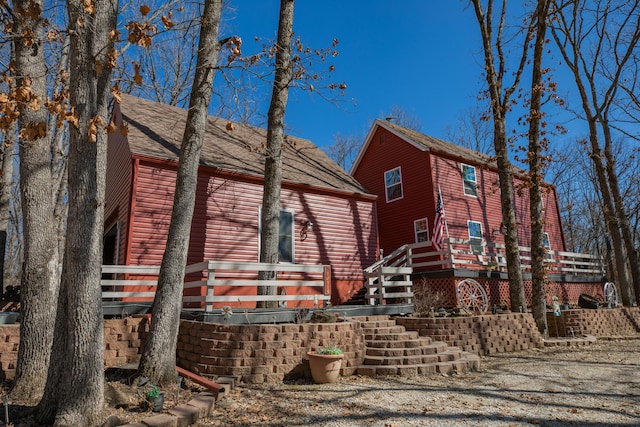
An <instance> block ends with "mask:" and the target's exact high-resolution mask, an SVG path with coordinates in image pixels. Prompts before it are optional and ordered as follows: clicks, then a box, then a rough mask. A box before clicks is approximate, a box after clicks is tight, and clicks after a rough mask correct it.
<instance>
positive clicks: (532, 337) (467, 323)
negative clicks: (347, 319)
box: [396, 313, 543, 355]
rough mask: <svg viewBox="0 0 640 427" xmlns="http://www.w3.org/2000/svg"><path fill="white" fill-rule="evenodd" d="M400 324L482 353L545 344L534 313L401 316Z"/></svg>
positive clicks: (423, 334) (398, 321)
mask: <svg viewBox="0 0 640 427" xmlns="http://www.w3.org/2000/svg"><path fill="white" fill-rule="evenodd" d="M396 323H397V324H398V325H402V326H404V327H405V328H406V329H407V330H408V331H417V332H418V333H419V334H420V335H421V336H425V337H431V338H432V339H433V340H435V341H443V342H445V343H447V344H448V345H450V346H455V347H460V348H461V349H463V350H464V351H468V352H470V353H476V354H479V355H490V354H496V353H506V352H512V351H520V350H527V349H530V348H535V347H542V345H543V340H542V335H540V333H539V332H538V329H537V328H536V324H535V321H534V319H533V316H532V315H531V314H528V313H510V314H496V315H485V316H470V317H398V318H397V319H396Z"/></svg>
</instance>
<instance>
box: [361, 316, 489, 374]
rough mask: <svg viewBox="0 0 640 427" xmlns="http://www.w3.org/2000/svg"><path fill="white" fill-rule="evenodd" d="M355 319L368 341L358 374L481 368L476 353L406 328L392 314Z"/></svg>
mask: <svg viewBox="0 0 640 427" xmlns="http://www.w3.org/2000/svg"><path fill="white" fill-rule="evenodd" d="M353 320H358V321H360V322H361V325H362V329H363V332H364V335H365V343H366V352H365V356H364V360H363V363H362V365H361V366H359V367H358V368H357V369H356V373H357V374H360V375H367V376H385V375H397V376H401V377H411V376H415V375H425V374H435V373H446V374H449V373H453V372H467V371H474V370H478V369H479V368H480V357H479V356H478V355H477V354H472V353H468V352H465V351H462V349H460V348H459V347H450V346H449V345H448V344H446V343H444V342H442V341H433V340H432V339H431V338H429V337H421V336H419V335H418V332H415V331H407V330H406V329H405V328H404V326H399V325H396V322H395V320H393V319H391V318H390V317H389V316H366V317H358V318H353Z"/></svg>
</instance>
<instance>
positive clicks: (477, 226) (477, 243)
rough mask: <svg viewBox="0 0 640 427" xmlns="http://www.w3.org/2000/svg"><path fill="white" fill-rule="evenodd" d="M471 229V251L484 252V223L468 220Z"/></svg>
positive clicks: (468, 226)
mask: <svg viewBox="0 0 640 427" xmlns="http://www.w3.org/2000/svg"><path fill="white" fill-rule="evenodd" d="M467 228H468V229H469V245H470V246H471V252H473V253H482V252H483V250H482V224H481V223H479V222H477V221H467Z"/></svg>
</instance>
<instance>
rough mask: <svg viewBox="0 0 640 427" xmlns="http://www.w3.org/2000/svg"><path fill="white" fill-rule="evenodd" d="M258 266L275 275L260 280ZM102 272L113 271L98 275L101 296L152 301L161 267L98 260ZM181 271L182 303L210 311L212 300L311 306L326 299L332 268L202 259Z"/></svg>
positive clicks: (187, 306) (329, 296)
mask: <svg viewBox="0 0 640 427" xmlns="http://www.w3.org/2000/svg"><path fill="white" fill-rule="evenodd" d="M259 272H273V273H275V279H273V280H259V279H258V275H259ZM102 273H103V277H104V276H105V275H107V274H110V275H113V278H111V279H102V280H101V285H102V289H103V292H102V299H103V300H111V301H114V300H115V301H134V302H151V301H153V298H154V296H155V289H154V288H155V287H156V286H157V284H158V277H157V276H158V274H159V273H160V267H152V266H131V265H130V266H123V265H103V266H102ZM185 275H186V279H185V283H184V294H183V298H182V303H183V307H184V308H189V309H193V310H204V311H207V312H210V311H212V310H213V306H214V304H216V303H223V304H225V305H229V306H237V305H241V304H245V303H254V302H257V301H277V302H278V303H279V305H280V306H286V303H287V301H313V304H314V306H323V305H324V304H325V302H326V301H328V300H330V299H331V269H330V267H329V266H325V265H305V264H265V263H257V262H255V263H251V262H225V261H205V262H201V263H197V264H193V265H189V266H187V267H186V269H185ZM136 277H138V278H136ZM140 277H142V278H140ZM189 278H191V279H189ZM259 286H260V287H263V286H264V287H274V288H276V290H277V293H278V294H277V295H258V294H257V288H258V287H259ZM136 288H138V289H136ZM239 289H242V290H241V291H240V292H238V290H239Z"/></svg>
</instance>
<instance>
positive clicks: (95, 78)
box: [36, 0, 118, 426]
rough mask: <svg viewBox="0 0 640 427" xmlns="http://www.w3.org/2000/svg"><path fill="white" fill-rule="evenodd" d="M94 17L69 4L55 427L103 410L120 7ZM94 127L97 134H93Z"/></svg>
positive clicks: (51, 376)
mask: <svg viewBox="0 0 640 427" xmlns="http://www.w3.org/2000/svg"><path fill="white" fill-rule="evenodd" d="M93 6H94V8H95V10H94V11H91V9H88V8H85V4H84V2H83V1H81V0H69V1H68V2H67V8H68V13H69V23H70V24H69V26H70V29H69V32H70V34H71V48H70V54H69V58H70V76H69V81H70V85H69V87H70V98H69V99H70V104H71V105H72V106H73V107H74V108H75V113H76V116H77V118H78V125H77V126H74V125H70V126H69V160H68V162H69V163H68V167H69V169H68V171H69V196H68V200H69V214H68V226H67V241H66V246H65V256H64V263H63V270H62V280H61V287H60V298H59V299H58V312H57V317H56V325H55V336H54V346H53V353H52V358H51V365H50V368H49V373H48V376H47V384H46V387H45V391H44V396H43V398H42V400H41V401H40V404H39V405H38V411H37V416H36V417H37V421H38V422H39V423H41V424H51V423H54V425H58V426H79V425H83V426H94V425H99V424H101V419H100V418H101V416H102V410H103V408H102V406H103V403H104V395H103V394H104V357H103V356H104V354H103V352H104V342H103V334H104V332H103V316H102V295H101V289H100V286H99V283H100V276H101V264H102V234H103V231H104V205H105V192H104V188H105V176H106V143H107V134H106V131H105V126H106V124H107V123H108V122H109V108H108V107H109V106H108V100H109V91H110V81H111V69H110V68H109V67H107V66H104V67H101V69H98V68H97V67H96V62H97V61H100V62H101V63H102V64H107V60H106V55H107V53H108V52H109V50H110V48H112V46H113V43H112V39H111V38H110V36H109V33H110V31H111V30H113V29H114V28H115V25H116V18H117V13H118V3H117V0H94V1H93ZM91 124H94V125H96V126H97V130H96V131H94V130H92V129H91Z"/></svg>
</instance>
